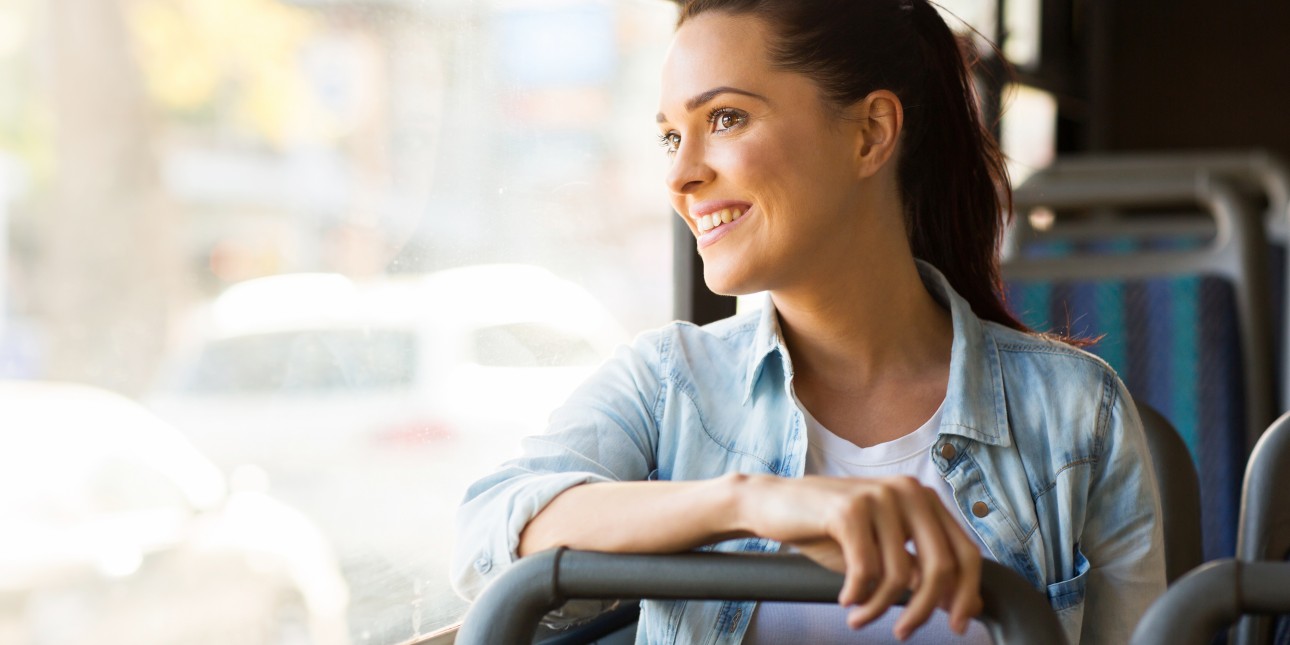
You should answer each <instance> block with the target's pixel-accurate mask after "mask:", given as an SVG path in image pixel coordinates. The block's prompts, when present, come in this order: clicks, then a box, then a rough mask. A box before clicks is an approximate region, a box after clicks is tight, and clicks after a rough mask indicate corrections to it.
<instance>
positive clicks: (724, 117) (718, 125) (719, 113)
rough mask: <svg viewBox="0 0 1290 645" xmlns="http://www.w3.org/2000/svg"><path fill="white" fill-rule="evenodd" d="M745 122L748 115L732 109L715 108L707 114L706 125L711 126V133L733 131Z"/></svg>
mask: <svg viewBox="0 0 1290 645" xmlns="http://www.w3.org/2000/svg"><path fill="white" fill-rule="evenodd" d="M747 121H748V115H747V114H746V113H744V112H743V111H742V110H736V109H734V108H717V109H715V110H713V111H712V112H709V113H708V123H710V124H712V126H713V130H712V131H713V132H725V131H727V130H733V129H735V128H737V127H739V126H741V125H743V124H744V123H745V122H747Z"/></svg>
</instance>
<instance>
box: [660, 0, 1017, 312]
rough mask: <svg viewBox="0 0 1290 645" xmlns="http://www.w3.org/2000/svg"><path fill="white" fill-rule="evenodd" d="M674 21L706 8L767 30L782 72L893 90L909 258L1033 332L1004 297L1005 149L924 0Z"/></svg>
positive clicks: (814, 3)
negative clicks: (900, 126) (749, 19)
mask: <svg viewBox="0 0 1290 645" xmlns="http://www.w3.org/2000/svg"><path fill="white" fill-rule="evenodd" d="M680 5H681V14H680V19H679V20H678V22H677V26H678V27H679V26H680V25H682V24H684V23H685V21H686V20H689V19H690V18H693V17H695V16H698V15H700V14H703V13H706V12H710V11H720V12H725V13H730V14H736V15H751V16H754V17H757V18H760V19H762V20H764V21H765V22H766V24H767V25H769V26H770V28H771V31H772V33H773V34H774V35H773V36H772V41H771V42H769V43H767V48H768V50H769V52H770V57H771V62H772V64H773V65H775V66H776V67H777V68H778V69H782V70H786V71H792V72H797V73H800V74H804V75H806V76H808V77H810V78H811V79H813V80H814V81H815V83H816V84H817V85H818V86H819V87H820V89H821V91H822V93H823V95H824V97H825V99H826V100H828V101H830V102H832V103H833V104H834V105H835V106H837V107H846V106H850V105H852V104H854V103H856V102H858V101H860V100H862V99H864V98H865V97H866V96H868V95H869V94H870V93H871V92H873V91H875V90H879V89H886V90H889V91H891V92H893V93H895V94H896V96H897V97H899V98H900V101H901V104H902V105H903V106H904V109H905V126H904V134H903V135H902V136H903V137H904V141H903V142H902V150H901V153H900V159H899V166H898V168H897V177H898V181H899V184H900V192H901V196H902V199H903V201H904V207H905V213H904V215H905V229H906V234H907V235H908V237H909V244H910V247H911V249H912V251H913V254H914V257H916V258H919V259H922V260H924V261H927V262H929V263H931V264H932V265H933V266H935V267H936V268H937V269H939V270H940V271H941V273H944V274H945V277H946V279H948V280H949V282H950V285H951V286H953V287H954V290H955V291H957V292H958V293H959V294H960V295H962V296H963V298H964V299H966V300H967V301H968V303H969V304H970V305H971V306H972V311H973V312H974V313H975V314H976V315H977V316H979V317H981V318H984V319H986V320H992V321H994V322H997V323H1000V324H1003V325H1006V326H1008V327H1011V328H1013V329H1019V330H1023V331H1029V330H1028V329H1027V328H1026V326H1025V325H1023V324H1022V323H1021V322H1020V321H1018V320H1017V319H1016V318H1015V317H1014V316H1013V315H1012V314H1011V313H1010V312H1009V311H1008V309H1007V307H1006V306H1005V305H1004V303H1003V294H1002V281H1001V279H1000V276H999V250H1000V245H1001V244H1002V241H1003V233H1004V228H1005V226H1006V224H1007V222H1008V221H1009V220H1010V219H1011V217H1012V190H1011V188H1010V186H1009V183H1008V173H1007V169H1006V168H1005V166H1004V163H1003V155H1002V153H1001V152H1000V151H999V146H998V144H997V143H996V142H995V140H994V137H993V136H992V135H991V134H990V131H989V130H988V129H986V127H985V125H984V124H983V123H982V120H981V116H980V111H979V110H978V108H977V103H976V98H975V95H974V90H973V85H972V77H971V73H970V71H969V69H968V64H967V59H966V58H965V54H964V48H962V47H961V46H960V44H959V40H958V39H957V38H956V37H955V36H954V33H953V32H952V31H950V28H949V27H948V26H947V25H946V24H945V21H944V20H943V19H942V18H941V16H940V14H939V13H937V11H936V8H935V7H933V6H932V5H931V4H930V3H929V2H928V1H927V0H682V1H681V2H680Z"/></svg>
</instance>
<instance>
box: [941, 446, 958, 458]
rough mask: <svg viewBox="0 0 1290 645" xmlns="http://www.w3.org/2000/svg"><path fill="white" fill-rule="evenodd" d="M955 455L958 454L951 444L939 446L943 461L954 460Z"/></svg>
mask: <svg viewBox="0 0 1290 645" xmlns="http://www.w3.org/2000/svg"><path fill="white" fill-rule="evenodd" d="M957 454H959V451H958V450H956V449H955V448H954V444H952V443H943V444H941V457H943V458H945V461H950V460H952V459H954V455H957Z"/></svg>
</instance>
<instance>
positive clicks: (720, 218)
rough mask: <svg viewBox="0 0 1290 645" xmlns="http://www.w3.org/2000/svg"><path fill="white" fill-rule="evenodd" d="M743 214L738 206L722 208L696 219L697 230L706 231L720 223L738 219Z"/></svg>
mask: <svg viewBox="0 0 1290 645" xmlns="http://www.w3.org/2000/svg"><path fill="white" fill-rule="evenodd" d="M743 214H744V212H743V210H741V209H738V208H724V209H721V210H719V211H717V212H715V213H710V214H708V215H704V216H703V217H700V218H699V219H698V221H697V224H698V227H699V232H700V233H707V232H708V231H711V230H712V229H714V228H716V227H718V226H721V225H722V224H729V223H730V222H733V221H735V220H737V219H739V218H740V217H742V216H743Z"/></svg>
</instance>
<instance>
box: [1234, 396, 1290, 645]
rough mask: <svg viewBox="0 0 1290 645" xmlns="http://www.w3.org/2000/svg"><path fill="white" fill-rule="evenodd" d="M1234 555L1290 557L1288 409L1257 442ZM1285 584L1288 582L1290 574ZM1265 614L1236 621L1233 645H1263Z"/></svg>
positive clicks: (1266, 628)
mask: <svg viewBox="0 0 1290 645" xmlns="http://www.w3.org/2000/svg"><path fill="white" fill-rule="evenodd" d="M1236 557H1238V558H1240V559H1241V560H1247V561H1254V560H1267V561H1284V560H1286V559H1290V413H1286V414H1284V415H1282V416H1281V418H1279V419H1277V420H1276V421H1275V422H1273V424H1272V425H1271V427H1269V428H1268V431H1267V432H1266V433H1264V434H1263V437H1262V438H1260V439H1259V443H1258V444H1257V445H1255V447H1254V452H1253V453H1252V454H1251V455H1250V464H1249V466H1248V467H1247V468H1246V470H1245V484H1244V486H1243V487H1242V489H1241V526H1240V533H1239V535H1238V537H1237V551H1236ZM1284 584H1285V585H1286V586H1287V587H1290V576H1288V577H1287V579H1286V581H1285V582H1284ZM1271 623H1272V621H1271V620H1269V619H1267V618H1254V617H1250V618H1244V619H1242V620H1241V622H1240V624H1239V625H1237V628H1236V631H1235V638H1234V639H1233V640H1234V643H1235V644H1236V645H1266V644H1267V643H1270V642H1272V640H1271V638H1270V637H1271V627H1272V626H1271Z"/></svg>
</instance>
